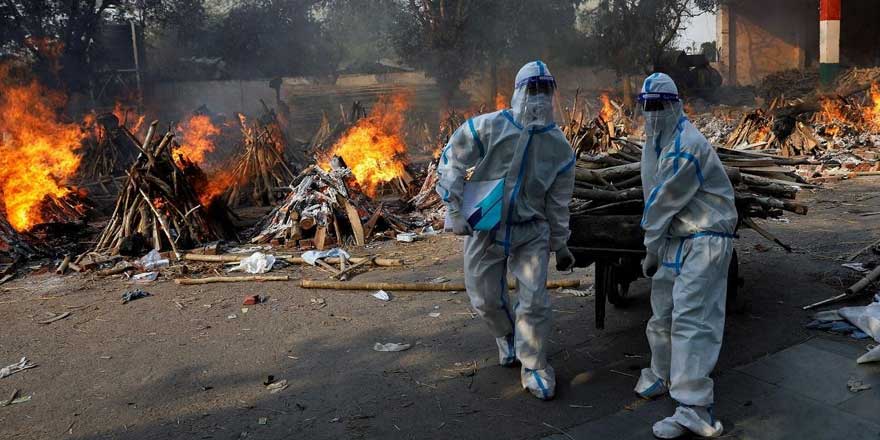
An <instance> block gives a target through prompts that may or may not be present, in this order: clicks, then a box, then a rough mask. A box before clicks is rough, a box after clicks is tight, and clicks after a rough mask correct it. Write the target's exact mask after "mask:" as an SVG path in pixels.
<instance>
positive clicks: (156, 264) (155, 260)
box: [138, 249, 171, 270]
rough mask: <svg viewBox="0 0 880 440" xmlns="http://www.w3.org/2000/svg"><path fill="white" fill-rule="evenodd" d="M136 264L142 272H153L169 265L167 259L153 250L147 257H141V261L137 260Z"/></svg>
mask: <svg viewBox="0 0 880 440" xmlns="http://www.w3.org/2000/svg"><path fill="white" fill-rule="evenodd" d="M138 264H139V265H140V266H141V267H143V268H144V270H154V269H161V268H163V267H167V266H168V265H169V264H171V263H170V262H169V261H168V259H167V258H162V255H161V254H159V251H157V250H155V249H153V250H151V251H150V252H149V253H148V254H147V255H144V256H143V257H141V259H140V260H138Z"/></svg>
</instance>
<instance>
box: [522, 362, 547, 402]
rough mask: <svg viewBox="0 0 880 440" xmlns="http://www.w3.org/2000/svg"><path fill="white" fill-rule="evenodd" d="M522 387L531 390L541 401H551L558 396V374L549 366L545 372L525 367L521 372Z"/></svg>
mask: <svg viewBox="0 0 880 440" xmlns="http://www.w3.org/2000/svg"><path fill="white" fill-rule="evenodd" d="M520 377H521V379H522V386H523V388H524V389H527V390H529V392H530V393H532V395H533V396H535V397H537V398H539V399H541V400H550V399H552V398H553V397H554V396H555V395H556V373H555V372H554V371H553V367H551V366H549V365H547V368H544V369H543V370H530V369H528V368H526V367H523V368H522V370H520Z"/></svg>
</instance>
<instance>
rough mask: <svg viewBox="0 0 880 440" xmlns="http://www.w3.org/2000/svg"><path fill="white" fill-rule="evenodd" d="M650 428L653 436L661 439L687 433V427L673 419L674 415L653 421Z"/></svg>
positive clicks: (677, 436)
mask: <svg viewBox="0 0 880 440" xmlns="http://www.w3.org/2000/svg"><path fill="white" fill-rule="evenodd" d="M652 430H653V431H654V437H657V438H662V439H671V438H679V437H681V436H683V435H685V434H686V433H687V429H685V427H684V426H681V425H679V424H678V422H676V421H675V416H674V415H673V416H669V417H667V418H665V419H663V420H661V421H659V422H657V423H655V424H654V426H653V428H652Z"/></svg>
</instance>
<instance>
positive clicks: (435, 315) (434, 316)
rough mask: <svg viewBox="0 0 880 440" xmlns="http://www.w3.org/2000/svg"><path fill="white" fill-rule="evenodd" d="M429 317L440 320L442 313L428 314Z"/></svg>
mask: <svg viewBox="0 0 880 440" xmlns="http://www.w3.org/2000/svg"><path fill="white" fill-rule="evenodd" d="M428 316H430V317H432V318H439V317H440V312H431V313H428Z"/></svg>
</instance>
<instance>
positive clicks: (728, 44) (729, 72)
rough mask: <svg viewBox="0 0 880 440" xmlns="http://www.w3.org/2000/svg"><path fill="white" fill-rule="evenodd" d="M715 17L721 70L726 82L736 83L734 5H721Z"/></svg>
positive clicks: (729, 83)
mask: <svg viewBox="0 0 880 440" xmlns="http://www.w3.org/2000/svg"><path fill="white" fill-rule="evenodd" d="M715 17H716V18H715V20H716V22H715V33H716V36H715V41H716V42H717V44H718V51H719V53H718V64H719V67H720V69H719V70H720V71H721V76H722V77H724V82H725V83H726V84H728V85H736V83H737V81H736V36H735V35H734V32H735V28H734V27H735V22H734V16H733V6H730V5H727V4H722V5H720V6H719V7H718V13H717V14H716V16H715Z"/></svg>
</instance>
